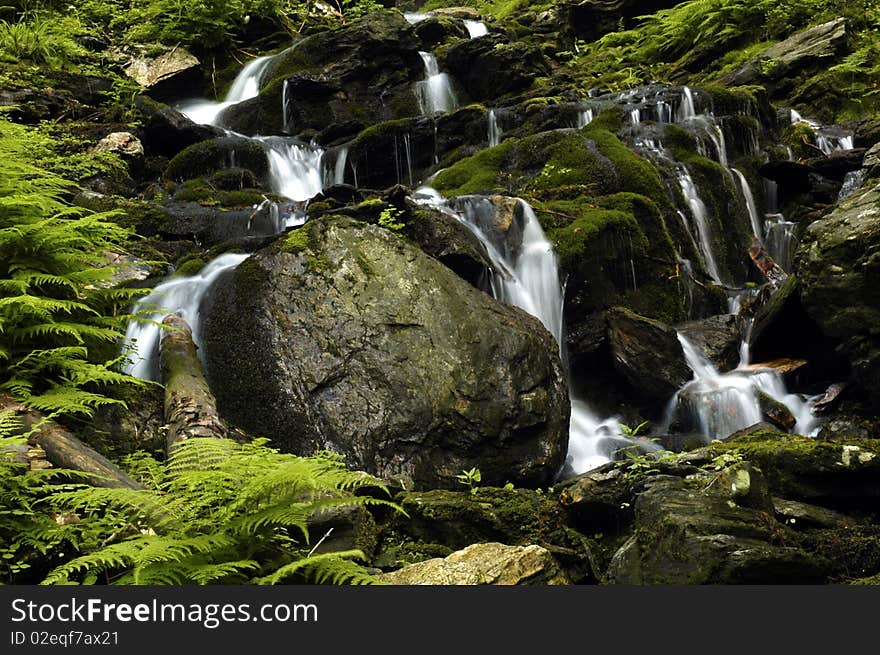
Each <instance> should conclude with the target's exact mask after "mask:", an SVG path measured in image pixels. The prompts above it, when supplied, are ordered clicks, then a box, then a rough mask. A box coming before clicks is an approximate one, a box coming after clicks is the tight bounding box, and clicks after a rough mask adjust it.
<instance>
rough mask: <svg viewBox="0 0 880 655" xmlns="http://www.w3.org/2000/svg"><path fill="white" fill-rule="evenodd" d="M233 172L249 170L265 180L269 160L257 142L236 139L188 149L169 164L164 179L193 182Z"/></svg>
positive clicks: (199, 144) (229, 137) (216, 141)
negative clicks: (196, 178) (192, 180)
mask: <svg viewBox="0 0 880 655" xmlns="http://www.w3.org/2000/svg"><path fill="white" fill-rule="evenodd" d="M232 168H234V169H246V170H248V171H250V172H251V173H252V174H253V175H255V176H256V177H257V179H261V180H262V179H265V176H266V174H267V173H268V171H269V159H268V157H267V155H266V151H265V150H264V149H263V147H262V145H260V144H259V143H258V142H256V141H253V140H251V139H245V138H243V137H235V136H224V137H218V138H216V139H211V140H209V141H202V142H200V143H196V144H194V145H191V146H189V147H187V148H184V149H183V150H182V151H181V152H180V153H178V154H177V155H176V156H175V157H174V158H173V159H172V160H171V161H170V162H168V167H167V168H166V169H165V174H164V177H165V178H167V179H169V180H189V179H192V178H195V177H202V176H208V175H212V174H215V173H217V172H218V171H222V170H224V169H232Z"/></svg>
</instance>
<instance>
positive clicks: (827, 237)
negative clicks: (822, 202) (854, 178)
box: [796, 180, 880, 406]
mask: <svg viewBox="0 0 880 655" xmlns="http://www.w3.org/2000/svg"><path fill="white" fill-rule="evenodd" d="M878 249H880V181H878V180H869V181H868V182H866V183H865V185H864V186H863V187H862V189H860V190H859V191H857V192H856V193H854V194H853V195H852V196H850V197H849V198H847V199H845V200H844V201H843V202H841V203H840V204H839V205H838V206H837V208H836V209H835V210H834V211H833V212H832V213H831V214H830V215H829V216H827V217H826V218H823V219H821V220H818V221H815V222H814V223H812V224H811V225H810V226H809V227H808V228H807V230H806V234H805V236H804V239H803V242H802V244H801V246H800V247H799V248H798V251H797V254H796V261H797V263H798V268H799V277H800V280H801V299H802V301H803V304H804V307H805V309H806V311H807V313H808V314H809V315H810V316H811V317H812V319H813V320H814V321H816V323H817V324H818V325H819V326H820V327H821V328H822V330H823V332H824V333H825V334H826V335H828V336H830V337H833V338H836V339H838V340H839V341H840V342H841V345H842V350H843V352H844V353H845V354H846V356H847V357H848V358H849V360H850V363H851V365H852V375H853V377H854V378H855V380H856V381H857V382H859V384H860V386H861V387H862V388H863V389H864V390H865V391H866V392H867V394H868V398H869V401H870V402H872V403H873V404H874V405H875V406H880V285H878V284H877V282H876V281H877V280H880V254H878Z"/></svg>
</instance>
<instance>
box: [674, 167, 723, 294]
mask: <svg viewBox="0 0 880 655" xmlns="http://www.w3.org/2000/svg"><path fill="white" fill-rule="evenodd" d="M678 183H679V185H680V186H681V191H682V193H683V194H684V198H685V200H686V201H687V203H688V207H689V208H690V210H691V215H692V216H693V217H694V222H695V223H696V227H697V236H698V238H699V244H700V253H701V254H702V255H703V260H704V262H705V264H706V272H707V273H709V277H711V278H712V280H713V281H714V282H716V283H718V284H721V274H720V273H719V271H718V264H717V262H716V261H715V254H714V250H713V248H712V232H711V230H710V229H709V212H708V211H707V210H706V204H705V203H704V202H703V200H702V199H701V198H700V194H699V193H698V192H697V185H696V184H694V180H693V178H691V175H690V173H689V172H688V170H687V168H685V167H684V166H681V167H680V168H679V169H678Z"/></svg>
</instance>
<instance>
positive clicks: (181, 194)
mask: <svg viewBox="0 0 880 655" xmlns="http://www.w3.org/2000/svg"><path fill="white" fill-rule="evenodd" d="M219 195H220V194H219V193H218V192H217V190H216V189H215V188H214V187H212V186H211V185H210V184H208V182H206V181H205V180H203V179H195V180H187V181H186V182H184V183H183V184H181V185H180V187H179V188H178V189H177V191H175V192H174V199H175V200H176V201H177V202H197V203H199V204H201V205H218V204H220V199H219Z"/></svg>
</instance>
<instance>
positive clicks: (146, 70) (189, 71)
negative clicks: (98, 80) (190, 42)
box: [117, 46, 202, 100]
mask: <svg viewBox="0 0 880 655" xmlns="http://www.w3.org/2000/svg"><path fill="white" fill-rule="evenodd" d="M156 47H158V46H156ZM161 49H162V52H161V53H160V54H155V55H146V54H145V52H144V51H145V50H146V48H145V47H144V48H141V50H142V51H141V52H135V53H134V54H133V55H129V56H128V62H127V63H126V64H125V67H124V68H123V72H125V74H126V75H127V76H128V77H130V78H131V79H132V80H134V81H135V82H137V83H138V84H139V85H140V86H141V87H142V88H143V89H145V90H147V92H148V93H149V95H150V96H151V97H153V98H154V99H156V100H165V99H171V98H175V97H177V98H179V97H182V96H186V95H189V96H194V95H198V93H194V91H198V89H199V86H200V82H201V75H202V73H201V62H200V61H199V60H198V58H196V56H195V55H193V54H192V53H190V52H189V51H188V50H186V49H185V48H182V47H180V46H175V47H173V48H167V47H163V48H161ZM117 56H119V53H117ZM194 86H195V89H194V88H193V87H194Z"/></svg>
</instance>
